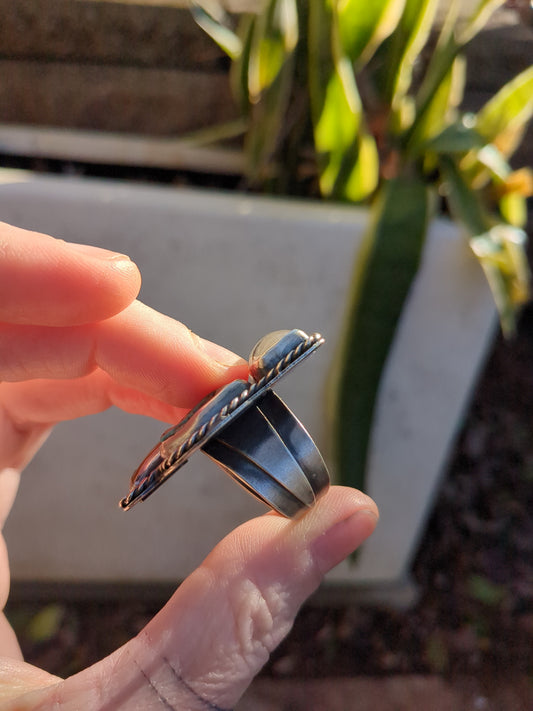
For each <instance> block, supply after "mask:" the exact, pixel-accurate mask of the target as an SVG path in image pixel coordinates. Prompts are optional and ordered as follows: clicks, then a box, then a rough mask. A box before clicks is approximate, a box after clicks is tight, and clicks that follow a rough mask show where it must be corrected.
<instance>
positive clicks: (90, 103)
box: [0, 60, 236, 136]
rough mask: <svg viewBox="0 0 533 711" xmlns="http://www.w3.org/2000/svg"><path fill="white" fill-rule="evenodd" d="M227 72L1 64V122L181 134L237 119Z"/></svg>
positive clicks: (58, 63) (22, 63)
mask: <svg viewBox="0 0 533 711" xmlns="http://www.w3.org/2000/svg"><path fill="white" fill-rule="evenodd" d="M235 113H236V112H235V107H234V103H233V99H232V96H231V91H230V87H229V82H228V80H227V76H226V75H225V74H222V75H221V74H212V73H207V72H187V71H181V70H169V69H147V68H144V69H135V68H132V67H109V66H101V67H99V66H91V65H79V64H64V63H61V62H49V63H42V62H28V61H26V62H20V61H12V60H3V61H0V122H4V123H26V124H38V125H45V126H46V125H49V126H56V127H59V126H63V127H72V128H83V129H91V130H101V131H129V132H133V133H142V134H152V135H156V136H157V135H180V134H183V133H187V132H190V131H195V130H198V129H200V128H203V127H206V126H211V125H213V124H214V123H217V122H222V121H226V120H229V119H231V118H233V117H234V116H235Z"/></svg>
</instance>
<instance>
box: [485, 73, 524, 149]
mask: <svg viewBox="0 0 533 711" xmlns="http://www.w3.org/2000/svg"><path fill="white" fill-rule="evenodd" d="M532 115H533V66H531V67H528V68H527V69H526V70H524V71H523V72H521V73H520V74H519V75H518V76H516V77H515V78H514V79H512V80H511V81H510V82H509V83H508V84H506V85H505V86H504V87H503V88H502V89H500V91H499V92H498V93H497V94H496V95H495V96H493V97H492V99H490V100H489V101H488V102H487V103H486V104H485V106H484V107H483V108H482V109H481V110H480V111H479V112H478V114H477V119H476V130H477V131H478V133H480V134H481V135H482V136H483V137H484V138H485V139H486V140H487V142H489V143H493V144H494V145H495V146H496V147H497V148H498V149H499V151H500V152H501V153H502V154H503V155H504V156H505V157H509V156H510V155H511V154H512V153H513V152H514V151H515V150H516V148H517V147H518V144H519V142H520V140H521V138H522V135H523V131H524V127H525V125H526V124H527V123H528V121H529V120H530V118H531V116H532Z"/></svg>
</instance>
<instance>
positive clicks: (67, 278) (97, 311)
mask: <svg viewBox="0 0 533 711" xmlns="http://www.w3.org/2000/svg"><path fill="white" fill-rule="evenodd" d="M140 286H141V276H140V274H139V270H138V269H137V267H136V266H135V264H134V263H133V262H132V261H131V260H130V259H129V258H128V257H127V256H125V255H123V254H117V253H116V252H112V251H108V250H106V249H100V248H98V247H91V246H88V245H78V244H71V243H68V242H64V241H63V240H60V239H55V238H53V237H50V236H49V235H43V234H40V233H38V232H29V231H27V230H22V229H20V228H18V227H13V226H11V225H7V224H5V223H2V222H0V322H2V321H3V322H4V323H14V324H34V325H40V326H75V325H79V324H83V323H91V322H96V321H101V320H103V319H106V318H109V317H110V316H114V315H115V314H117V313H119V312H120V311H122V310H123V309H124V308H125V307H126V306H127V305H128V304H130V303H131V302H132V301H133V300H134V299H135V298H136V296H137V294H138V293H139V289H140Z"/></svg>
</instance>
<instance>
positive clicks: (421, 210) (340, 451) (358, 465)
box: [332, 176, 430, 490]
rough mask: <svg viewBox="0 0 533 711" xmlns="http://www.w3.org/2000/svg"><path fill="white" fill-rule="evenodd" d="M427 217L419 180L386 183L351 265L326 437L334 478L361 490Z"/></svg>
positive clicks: (427, 207) (426, 197) (426, 200)
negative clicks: (331, 450) (329, 440)
mask: <svg viewBox="0 0 533 711" xmlns="http://www.w3.org/2000/svg"><path fill="white" fill-rule="evenodd" d="M429 216H430V201H429V191H428V188H427V187H426V185H425V184H424V183H423V181H422V180H420V179H419V178H417V177H411V176H402V177H400V178H397V179H394V180H391V181H388V182H387V183H385V184H384V186H383V189H382V192H381V194H380V196H379V197H378V199H377V200H376V202H375V203H374V206H373V215H372V221H371V226H370V228H369V231H368V233H367V235H366V238H365V242H364V245H363V247H362V249H361V253H360V255H359V256H358V258H357V262H356V265H355V273H354V276H353V278H352V283H351V293H350V296H349V303H348V310H347V314H346V324H345V329H344V335H343V344H342V349H341V352H340V354H339V359H338V363H337V368H336V372H335V388H334V403H333V417H334V422H333V435H332V436H333V442H334V446H335V456H336V463H337V467H338V471H339V473H340V480H341V481H342V482H343V483H345V484H347V485H349V486H354V487H356V488H360V489H363V490H364V488H365V473H366V464H367V456H368V446H369V441H370V433H371V430H372V421H373V414H374V410H375V405H376V400H377V396H378V391H379V385H380V382H381V377H382V373H383V369H384V366H385V363H386V361H387V357H388V354H389V351H390V347H391V344H392V342H393V340H394V336H395V333H396V329H397V326H398V322H399V319H400V316H401V313H402V310H403V306H404V303H405V300H406V298H407V295H408V293H409V290H410V288H411V284H412V282H413V279H414V277H415V276H416V273H417V271H418V266H419V263H420V258H421V253H422V249H423V245H424V242H425V237H426V231H427V224H428V220H429Z"/></svg>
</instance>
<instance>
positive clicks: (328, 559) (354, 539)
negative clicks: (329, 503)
mask: <svg viewBox="0 0 533 711" xmlns="http://www.w3.org/2000/svg"><path fill="white" fill-rule="evenodd" d="M377 522H378V517H377V516H376V514H375V513H374V511H371V510H370V509H360V510H359V511H356V512H355V513H353V514H352V515H351V516H348V518H346V519H344V520H343V521H339V522H338V523H336V524H335V525H333V526H332V527H331V528H330V529H328V530H327V531H325V532H324V533H323V534H322V535H320V536H319V537H318V538H316V539H315V540H314V541H313V543H312V544H311V553H312V555H313V557H314V558H315V561H316V563H317V565H318V567H319V569H320V570H321V571H322V573H323V574H325V573H327V572H328V571H329V570H331V569H332V568H334V567H335V566H336V565H338V564H339V563H341V562H342V561H343V560H344V559H345V558H347V557H348V556H349V555H350V554H351V553H353V552H354V551H355V550H356V549H357V548H359V546H360V545H361V544H362V543H363V542H364V541H365V540H366V539H367V538H368V537H369V536H370V535H371V534H372V533H373V531H374V529H375V527H376V524H377Z"/></svg>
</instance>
